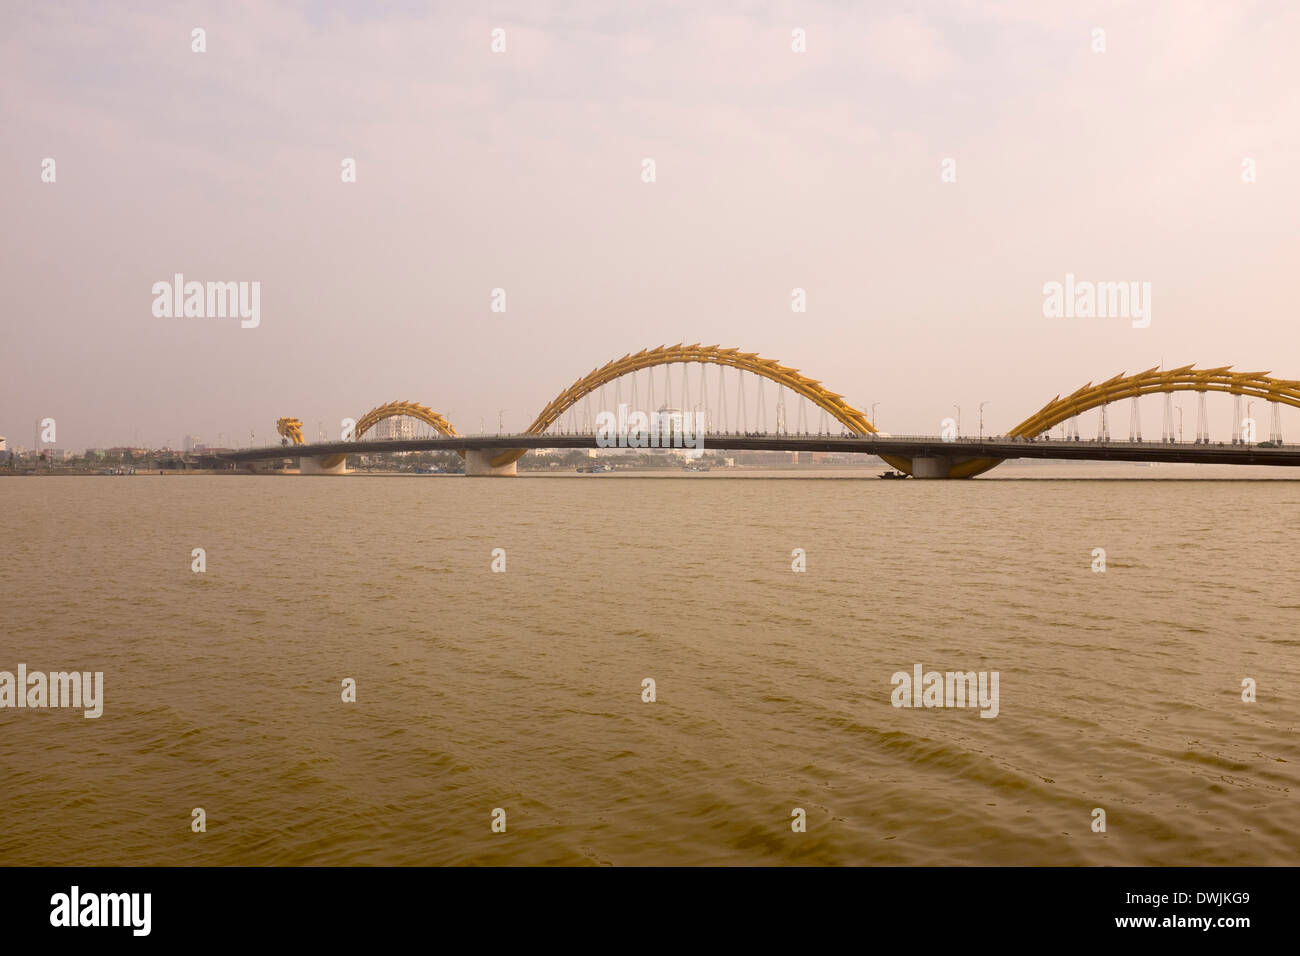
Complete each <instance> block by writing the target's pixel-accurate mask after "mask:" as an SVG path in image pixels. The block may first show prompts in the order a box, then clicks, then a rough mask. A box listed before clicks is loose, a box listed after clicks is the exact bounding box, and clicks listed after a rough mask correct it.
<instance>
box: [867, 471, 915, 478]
mask: <svg viewBox="0 0 1300 956" xmlns="http://www.w3.org/2000/svg"><path fill="white" fill-rule="evenodd" d="M876 477H877V478H911V477H912V476H911V475H909V474H907V473H906V472H902V471H887V472H885V473H884V474H883V475H877V476H876Z"/></svg>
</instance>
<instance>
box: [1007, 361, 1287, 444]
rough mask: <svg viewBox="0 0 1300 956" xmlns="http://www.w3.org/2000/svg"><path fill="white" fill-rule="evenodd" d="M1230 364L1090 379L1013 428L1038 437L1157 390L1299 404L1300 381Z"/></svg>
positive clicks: (1024, 436)
mask: <svg viewBox="0 0 1300 956" xmlns="http://www.w3.org/2000/svg"><path fill="white" fill-rule="evenodd" d="M1231 369H1232V366H1231V365H1223V366H1220V367H1219V368H1203V369H1198V368H1196V367H1195V366H1192V365H1184V366H1182V367H1181V368H1174V369H1165V370H1162V369H1160V368H1158V367H1157V368H1149V369H1147V370H1146V371H1145V372H1138V373H1137V374H1136V375H1128V376H1125V375H1123V374H1120V375H1116V376H1115V377H1114V378H1112V379H1107V380H1106V381H1104V382H1102V383H1101V384H1100V385H1093V384H1092V383H1091V382H1089V383H1088V384H1087V385H1085V386H1083V388H1080V389H1079V390H1078V391H1076V392H1074V393H1073V394H1071V395H1067V396H1066V397H1065V398H1061V397H1060V396H1059V395H1058V396H1057V397H1056V398H1054V399H1052V400H1051V401H1050V402H1048V403H1047V404H1046V405H1044V406H1043V407H1042V408H1041V409H1039V410H1038V411H1037V412H1035V413H1034V414H1033V415H1030V416H1029V417H1028V418H1026V419H1025V420H1024V421H1023V422H1021V423H1020V424H1019V425H1017V426H1016V427H1015V428H1013V429H1012V430H1011V434H1012V435H1016V436H1018V437H1020V438H1036V437H1037V436H1039V435H1041V434H1043V433H1044V432H1046V431H1047V430H1048V429H1050V428H1053V427H1055V426H1056V425H1059V424H1060V423H1061V422H1063V421H1065V420H1066V419H1068V418H1073V417H1074V416H1075V415H1078V414H1080V413H1082V412H1086V411H1088V410H1089V409H1092V408H1096V407H1097V406H1099V405H1105V404H1107V403H1109V402H1114V401H1118V400H1119V399H1121V398H1130V397H1134V396H1138V395H1151V394H1155V393H1157V392H1228V393H1229V394H1232V395H1249V396H1251V397H1252V398H1262V399H1264V400H1266V401H1270V402H1280V403H1281V404H1283V405H1290V406H1292V407H1293V408H1300V382H1297V381H1292V380H1289V379H1279V378H1270V377H1269V373H1268V372H1233V371H1231Z"/></svg>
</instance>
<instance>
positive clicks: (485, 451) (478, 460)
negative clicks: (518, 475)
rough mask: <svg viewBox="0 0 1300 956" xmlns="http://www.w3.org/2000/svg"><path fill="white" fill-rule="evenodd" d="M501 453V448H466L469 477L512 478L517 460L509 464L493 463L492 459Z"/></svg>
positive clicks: (466, 467)
mask: <svg viewBox="0 0 1300 956" xmlns="http://www.w3.org/2000/svg"><path fill="white" fill-rule="evenodd" d="M499 454H501V450H500V449H499V448H498V449H491V448H466V449H465V475H466V477H468V478H510V477H513V476H514V474H515V462H513V461H512V462H510V464H508V465H493V464H492V459H493V458H495V457H496V456H497V455H499Z"/></svg>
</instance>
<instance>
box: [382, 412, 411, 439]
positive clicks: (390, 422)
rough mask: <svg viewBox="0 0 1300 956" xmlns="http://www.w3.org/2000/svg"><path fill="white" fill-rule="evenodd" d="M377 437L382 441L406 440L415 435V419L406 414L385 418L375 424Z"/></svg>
mask: <svg viewBox="0 0 1300 956" xmlns="http://www.w3.org/2000/svg"><path fill="white" fill-rule="evenodd" d="M375 437H376V438H378V439H380V440H381V441H405V440H407V439H411V438H414V437H415V419H413V418H407V417H406V416H405V415H403V416H401V417H399V418H385V419H384V420H383V421H382V422H380V423H379V424H378V425H376V426H375Z"/></svg>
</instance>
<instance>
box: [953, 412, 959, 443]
mask: <svg viewBox="0 0 1300 956" xmlns="http://www.w3.org/2000/svg"><path fill="white" fill-rule="evenodd" d="M953 408H955V409H957V437H958V438H960V437H961V406H960V405H954V406H953Z"/></svg>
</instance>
